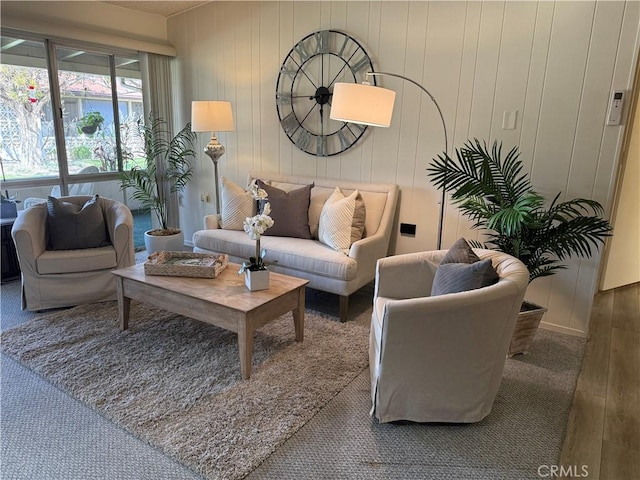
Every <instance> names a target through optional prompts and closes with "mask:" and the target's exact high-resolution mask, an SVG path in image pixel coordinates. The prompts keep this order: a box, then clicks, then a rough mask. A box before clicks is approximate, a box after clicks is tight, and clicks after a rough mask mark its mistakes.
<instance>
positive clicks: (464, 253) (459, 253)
mask: <svg viewBox="0 0 640 480" xmlns="http://www.w3.org/2000/svg"><path fill="white" fill-rule="evenodd" d="M479 261H480V257H478V256H477V255H476V254H475V253H474V252H473V250H472V248H471V246H470V245H469V244H468V243H467V241H466V240H465V239H464V238H459V239H458V240H456V243H454V244H453V245H451V248H450V249H449V251H448V252H447V254H446V255H445V256H444V258H443V259H442V261H441V262H440V265H443V264H445V263H475V262H479Z"/></svg>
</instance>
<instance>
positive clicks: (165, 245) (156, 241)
mask: <svg viewBox="0 0 640 480" xmlns="http://www.w3.org/2000/svg"><path fill="white" fill-rule="evenodd" d="M150 231H151V230H147V231H146V232H144V246H145V247H146V249H147V255H151V254H152V253H155V252H181V251H182V250H184V235H183V233H182V231H180V233H176V234H174V235H149V232H150Z"/></svg>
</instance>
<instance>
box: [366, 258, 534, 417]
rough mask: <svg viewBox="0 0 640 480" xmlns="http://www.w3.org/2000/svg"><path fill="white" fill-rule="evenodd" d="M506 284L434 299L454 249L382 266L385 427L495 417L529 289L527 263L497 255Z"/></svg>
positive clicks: (374, 334) (379, 343)
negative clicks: (442, 269)
mask: <svg viewBox="0 0 640 480" xmlns="http://www.w3.org/2000/svg"><path fill="white" fill-rule="evenodd" d="M474 252H475V253H476V254H477V255H478V257H480V259H481V260H485V259H491V262H492V264H493V267H494V268H495V270H496V272H497V274H498V277H499V279H498V282H497V283H495V284H493V285H491V286H488V287H483V288H479V289H476V290H470V291H466V292H460V293H450V294H445V295H438V296H430V294H431V288H432V285H433V279H434V276H435V273H436V269H437V267H438V265H439V263H440V261H441V260H442V259H443V257H444V256H445V254H446V253H447V251H446V250H438V251H432V252H421V253H411V254H406V255H397V256H393V257H388V258H382V259H380V260H379V261H378V264H377V272H376V283H375V292H374V306H373V315H372V319H371V332H370V345H369V365H370V369H371V397H372V398H371V400H372V403H373V406H372V409H371V413H372V414H375V416H376V417H377V418H378V419H379V420H380V422H392V421H396V420H410V421H415V422H456V423H469V422H477V421H479V420H482V419H483V418H484V417H486V416H487V415H488V414H489V413H490V412H491V407H492V405H493V401H494V399H495V397H496V394H497V392H498V388H499V387H500V382H501V380H502V373H503V369H504V364H505V360H506V356H507V349H508V348H509V342H510V340H511V335H512V332H513V329H514V326H515V322H516V319H517V316H518V312H519V311H520V305H521V304H522V300H523V298H524V294H525V290H526V288H527V284H528V278H529V273H528V271H527V269H526V267H525V266H524V264H523V263H522V262H520V261H519V260H517V259H516V258H514V257H511V256H509V255H506V254H504V253H501V252H496V251H493V250H477V249H474Z"/></svg>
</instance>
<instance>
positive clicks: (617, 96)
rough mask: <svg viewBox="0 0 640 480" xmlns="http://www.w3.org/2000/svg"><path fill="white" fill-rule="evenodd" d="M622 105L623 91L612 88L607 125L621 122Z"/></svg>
mask: <svg viewBox="0 0 640 480" xmlns="http://www.w3.org/2000/svg"><path fill="white" fill-rule="evenodd" d="M623 106H624V91H623V90H614V91H613V94H612V95H611V102H609V114H608V115H607V125H620V123H621V122H622V108H623Z"/></svg>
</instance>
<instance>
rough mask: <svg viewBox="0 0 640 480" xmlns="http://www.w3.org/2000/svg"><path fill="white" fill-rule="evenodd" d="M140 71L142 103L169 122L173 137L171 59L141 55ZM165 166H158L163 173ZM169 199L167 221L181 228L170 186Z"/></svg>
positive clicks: (166, 196)
mask: <svg viewBox="0 0 640 480" xmlns="http://www.w3.org/2000/svg"><path fill="white" fill-rule="evenodd" d="M140 57H141V59H140V62H141V64H140V71H141V74H142V82H143V85H145V88H144V89H143V95H142V101H143V104H144V111H145V113H146V115H147V116H148V115H149V114H150V113H152V114H153V115H154V116H155V117H156V118H161V119H163V120H165V121H166V122H167V127H168V130H169V132H170V134H171V136H173V135H175V132H174V117H173V100H172V88H171V57H167V56H165V55H157V54H154V53H141V55H140ZM163 167H164V165H158V171H161V170H162V168H163ZM164 189H165V192H166V194H165V198H166V199H167V220H168V224H169V226H170V227H179V226H180V219H179V215H178V196H177V195H176V194H175V193H170V190H169V189H170V185H164Z"/></svg>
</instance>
